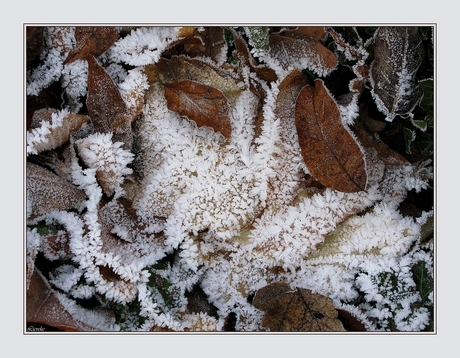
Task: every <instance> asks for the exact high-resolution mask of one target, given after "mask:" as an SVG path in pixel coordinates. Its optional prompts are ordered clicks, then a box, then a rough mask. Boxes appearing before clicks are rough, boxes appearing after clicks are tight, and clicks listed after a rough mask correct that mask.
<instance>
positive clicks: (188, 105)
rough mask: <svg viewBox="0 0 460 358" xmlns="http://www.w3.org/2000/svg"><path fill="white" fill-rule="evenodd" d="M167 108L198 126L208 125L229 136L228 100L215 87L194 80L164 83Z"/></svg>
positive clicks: (230, 133) (230, 130)
mask: <svg viewBox="0 0 460 358" xmlns="http://www.w3.org/2000/svg"><path fill="white" fill-rule="evenodd" d="M165 97H166V100H167V102H168V108H169V109H170V110H172V111H176V112H177V113H179V114H180V115H181V116H185V117H187V118H188V119H190V120H192V121H194V122H195V123H196V124H197V126H198V127H210V128H212V129H213V130H214V131H216V132H220V133H221V134H222V135H223V136H224V137H226V138H230V137H231V135H232V128H231V125H230V118H229V114H228V111H229V106H228V100H227V98H226V97H225V96H224V94H223V93H222V92H221V91H219V90H218V89H217V88H213V87H209V86H205V85H202V84H200V83H198V82H194V81H182V82H175V83H171V84H168V85H165Z"/></svg>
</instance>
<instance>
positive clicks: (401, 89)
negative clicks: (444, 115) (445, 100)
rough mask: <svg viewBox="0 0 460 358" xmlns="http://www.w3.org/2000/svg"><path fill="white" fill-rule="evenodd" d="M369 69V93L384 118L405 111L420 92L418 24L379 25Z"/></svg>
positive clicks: (389, 117)
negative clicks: (417, 76)
mask: <svg viewBox="0 0 460 358" xmlns="http://www.w3.org/2000/svg"><path fill="white" fill-rule="evenodd" d="M374 37H375V45H374V57H375V59H374V61H373V62H372V65H371V69H370V80H371V84H372V94H373V96H374V99H375V103H376V104H377V107H378V109H379V110H380V111H381V112H382V113H383V114H385V116H386V120H387V121H390V122H391V121H392V120H393V118H394V117H395V116H397V115H402V116H403V115H406V114H407V113H410V112H411V111H412V109H413V108H414V107H415V106H416V105H417V103H418V102H419V101H420V98H421V97H422V95H423V91H422V89H421V88H420V87H419V85H418V82H417V78H416V74H417V70H418V68H419V67H420V65H421V63H422V61H423V55H424V49H423V43H422V39H421V37H420V35H419V33H418V28H417V27H412V26H408V27H403V26H395V27H387V26H384V27H380V28H379V29H378V30H377V31H376V33H375V36H374Z"/></svg>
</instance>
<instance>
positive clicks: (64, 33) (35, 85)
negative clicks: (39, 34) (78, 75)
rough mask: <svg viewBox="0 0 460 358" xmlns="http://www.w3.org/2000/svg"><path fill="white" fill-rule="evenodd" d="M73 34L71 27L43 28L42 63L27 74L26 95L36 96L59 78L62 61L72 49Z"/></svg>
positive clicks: (62, 65)
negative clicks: (43, 46)
mask: <svg viewBox="0 0 460 358" xmlns="http://www.w3.org/2000/svg"><path fill="white" fill-rule="evenodd" d="M74 32H75V28H74V27H71V26H55V27H45V29H44V40H45V51H44V52H43V53H42V55H41V56H40V57H41V59H42V63H41V64H40V65H39V66H37V67H35V68H34V69H32V70H31V71H30V72H29V71H28V73H27V95H32V96H38V95H39V94H40V92H41V91H42V90H43V89H44V88H47V87H48V86H50V85H51V84H52V83H53V82H55V81H57V80H58V79H59V78H60V77H61V71H62V70H63V67H64V64H63V62H64V59H65V57H66V56H67V53H68V52H69V51H70V50H71V49H72V47H73V44H72V42H73V39H74Z"/></svg>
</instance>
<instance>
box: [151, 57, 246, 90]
mask: <svg viewBox="0 0 460 358" xmlns="http://www.w3.org/2000/svg"><path fill="white" fill-rule="evenodd" d="M145 73H146V74H147V76H148V77H149V82H150V83H155V82H160V83H162V84H171V83H174V82H182V81H185V80H190V81H195V82H199V83H201V84H203V85H205V86H210V87H215V88H216V89H218V90H220V91H221V92H222V93H223V94H224V95H225V96H226V97H227V98H233V97H236V96H238V95H239V94H240V93H241V88H240V87H239V86H238V85H237V83H238V81H239V78H238V77H237V76H236V75H235V74H234V73H233V72H230V71H226V70H224V69H221V68H219V67H216V66H214V65H212V64H209V63H208V62H204V61H201V60H196V59H190V58H187V57H184V56H180V57H179V56H178V57H172V58H171V59H170V60H167V59H164V58H162V59H160V60H159V61H158V63H156V64H155V65H151V66H146V67H145Z"/></svg>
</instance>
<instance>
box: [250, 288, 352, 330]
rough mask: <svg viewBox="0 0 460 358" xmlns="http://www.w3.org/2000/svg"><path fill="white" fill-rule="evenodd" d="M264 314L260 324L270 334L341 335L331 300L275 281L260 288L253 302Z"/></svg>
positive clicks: (339, 324) (339, 323)
mask: <svg viewBox="0 0 460 358" xmlns="http://www.w3.org/2000/svg"><path fill="white" fill-rule="evenodd" d="M253 305H254V307H256V308H257V309H259V310H261V311H264V312H265V315H264V317H263V319H262V325H263V326H264V327H267V328H269V329H270V331H272V332H343V331H345V329H344V328H343V325H342V323H341V322H340V321H339V319H338V318H337V316H338V312H337V310H336V309H335V307H334V304H333V302H332V299H331V298H329V297H326V296H323V295H319V294H316V293H313V292H311V291H310V290H306V289H300V288H295V289H292V288H291V287H290V286H289V285H288V284H287V283H283V282H275V283H272V284H270V285H268V286H265V287H263V288H261V289H259V290H258V291H257V292H256V295H255V297H254V300H253Z"/></svg>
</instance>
